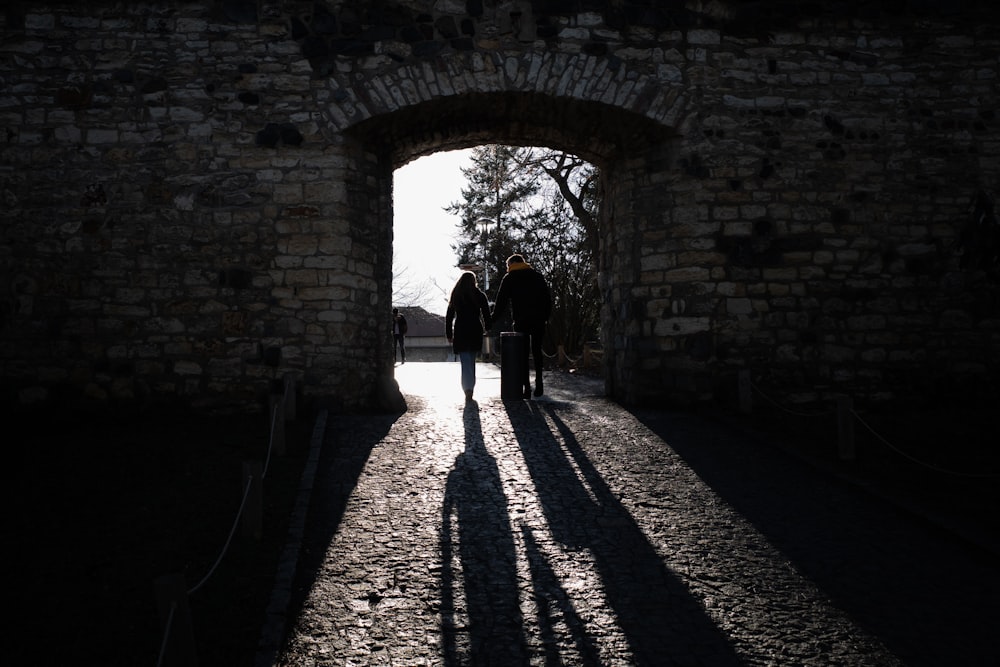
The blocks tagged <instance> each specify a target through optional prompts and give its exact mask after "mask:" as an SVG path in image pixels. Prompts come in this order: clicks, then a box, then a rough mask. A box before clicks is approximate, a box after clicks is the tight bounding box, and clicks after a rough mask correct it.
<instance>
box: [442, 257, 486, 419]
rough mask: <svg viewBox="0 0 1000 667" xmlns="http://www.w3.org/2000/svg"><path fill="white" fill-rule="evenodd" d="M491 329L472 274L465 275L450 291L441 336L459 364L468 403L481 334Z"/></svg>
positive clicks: (473, 385) (473, 386) (483, 300)
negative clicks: (443, 333)
mask: <svg viewBox="0 0 1000 667" xmlns="http://www.w3.org/2000/svg"><path fill="white" fill-rule="evenodd" d="M491 326H493V325H492V320H491V318H490V304H489V301H487V300H486V295H485V294H484V293H483V291H482V290H480V289H479V286H478V285H477V283H476V274H474V273H472V272H471V271H465V272H463V273H462V275H461V276H459V278H458V281H457V282H456V283H455V287H454V288H453V289H452V290H451V299H449V301H448V310H447V312H446V313H445V316H444V330H445V336H447V337H448V342H449V343H451V344H452V349H453V350H454V351H455V355H456V356H458V358H459V359H460V360H461V362H462V389H463V390H464V391H465V400H466V401H471V400H472V390H473V389H475V388H476V357H477V356H478V355H479V353H481V352H482V351H483V333H484V332H485V331H486V330H487V329H489V328H490V327H491Z"/></svg>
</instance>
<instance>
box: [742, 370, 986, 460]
mask: <svg viewBox="0 0 1000 667" xmlns="http://www.w3.org/2000/svg"><path fill="white" fill-rule="evenodd" d="M750 386H751V387H752V388H753V389H754V391H756V392H757V393H758V394H760V395H761V396H762V397H764V398H765V399H766V400H767V401H768V402H769V403H771V404H772V405H773V406H775V407H776V408H778V409H780V410H783V411H785V412H787V413H789V414H792V415H795V416H797V417H810V418H811V417H827V416H830V415H833V414H835V413H836V412H837V410H836V409H832V410H827V411H825V412H815V413H807V412H799V411H796V410H792V409H790V408H786V407H785V406H783V405H781V404H780V403H778V402H777V401H775V400H774V399H772V398H771V397H770V396H768V395H767V394H766V393H764V392H763V391H762V390H761V389H760V387H758V386H757V385H756V384H754V382H753V381H752V380H751V381H750ZM850 414H851V415H852V416H853V417H854V418H855V419H857V420H858V422H860V423H861V425H862V426H864V427H865V428H866V429H867V430H868V431H869V432H870V433H871V434H872V435H873V436H875V437H876V438H877V439H878V440H879V441H881V442H882V443H883V444H884V445H885V446H886V447H888V448H889V449H890V450H891V451H892V452H895V453H896V454H898V455H900V456H902V457H903V458H905V459H908V460H909V461H911V462H913V463H915V464H917V465H919V466H922V467H924V468H927V469H929V470H934V471H936V472H940V473H944V474H947V475H954V476H957V477H969V478H975V479H997V478H1000V474H997V473H982V474H977V473H964V472H957V471H954V470H948V469H946V468H942V467H940V466H936V465H934V464H931V463H926V462H924V461H921V460H920V459H917V458H915V457H913V456H911V455H909V454H907V453H906V452H904V451H902V450H901V449H899V448H898V447H896V446H895V445H893V444H892V443H891V442H889V441H888V440H887V439H885V438H884V437H883V436H882V435H881V434H880V433H878V432H877V431H876V430H875V429H874V428H872V427H871V426H870V425H869V424H868V423H867V422H866V421H865V420H864V419H862V418H861V415H859V414H858V413H857V411H856V410H854V409H853V408H852V409H851V410H850Z"/></svg>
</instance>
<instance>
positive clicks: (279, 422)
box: [267, 394, 285, 456]
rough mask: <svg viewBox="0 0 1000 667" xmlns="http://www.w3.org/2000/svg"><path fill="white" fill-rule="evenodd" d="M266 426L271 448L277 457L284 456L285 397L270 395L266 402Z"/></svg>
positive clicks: (282, 395)
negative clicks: (269, 434) (269, 433)
mask: <svg viewBox="0 0 1000 667" xmlns="http://www.w3.org/2000/svg"><path fill="white" fill-rule="evenodd" d="M267 404H268V408H269V409H268V424H269V425H270V429H271V441H270V444H271V447H272V449H273V450H274V453H275V454H276V455H277V456H284V455H285V395H284V394H271V396H270V399H269V400H268V403H267Z"/></svg>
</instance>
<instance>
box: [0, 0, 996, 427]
mask: <svg viewBox="0 0 1000 667" xmlns="http://www.w3.org/2000/svg"><path fill="white" fill-rule="evenodd" d="M663 4H665V5H667V6H661V3H648V2H630V1H625V0H609V1H607V2H584V1H572V0H571V1H566V2H527V1H516V2H490V1H488V0H468V1H464V0H463V1H459V0H439V1H435V2H430V1H419V2H418V1H416V0H409V1H406V0H399V1H398V2H378V3H375V2H371V3H365V2H360V3H359V2H333V1H330V2H280V1H278V0H262V1H261V2H248V1H239V0H222V1H216V2H202V3H198V2H185V3H173V2H157V3H144V2H130V3H122V2H99V1H98V2H88V3H83V4H79V3H69V2H21V3H17V2H14V3H9V6H8V8H7V9H6V10H5V13H4V14H3V15H0V20H2V21H3V23H2V25H0V28H2V37H3V39H2V41H0V49H2V51H0V54H2V57H0V88H2V89H0V127H2V128H3V130H4V132H3V134H2V135H0V156H2V159H0V192H2V194H3V202H4V207H3V210H2V211H0V222H2V232H0V239H2V243H0V278H2V280H0V338H2V340H3V348H2V351H0V379H2V385H0V386H2V387H3V391H4V400H5V402H7V403H10V402H13V401H18V402H21V403H26V402H32V401H39V400H44V399H60V398H65V399H69V400H77V399H92V400H98V401H104V402H125V403H131V402H134V401H146V400H155V399H157V398H170V399H173V398H178V399H180V400H183V401H185V402H191V403H196V404H200V403H206V402H211V403H216V402H220V401H222V402H236V403H244V404H245V403H254V402H257V403H260V402H262V399H263V397H264V395H265V394H266V393H267V392H268V388H269V386H270V385H271V383H272V382H273V381H276V380H279V379H280V378H282V377H283V376H284V375H285V374H287V373H294V374H295V375H296V376H297V377H299V378H300V381H301V386H302V391H303V393H304V394H305V396H306V398H308V399H310V400H313V401H317V402H323V403H325V404H327V405H330V406H333V407H336V408H344V409H356V408H363V407H370V406H372V405H380V404H381V405H383V406H386V405H390V404H391V403H392V398H393V396H392V393H393V391H392V389H393V388H392V382H391V374H392V363H391V354H392V350H391V344H390V338H389V330H388V324H389V319H388V315H387V314H388V311H389V307H390V305H391V304H390V294H391V286H390V281H391V244H392V199H391V175H392V171H393V169H395V168H396V167H399V166H401V165H402V164H404V163H406V162H408V161H410V160H413V159H415V158H417V157H419V156H421V155H425V154H429V153H431V152H434V151H437V150H444V149H453V148H459V147H467V146H473V145H477V144H480V143H486V142H504V143H512V144H521V145H546V146H552V147H556V148H561V149H565V150H568V151H571V152H574V153H577V154H579V155H582V156H584V157H586V158H588V159H590V160H592V161H594V162H595V163H596V164H598V165H599V166H600V167H601V168H602V172H603V174H604V180H605V191H606V198H605V205H604V210H603V211H602V231H601V235H602V238H601V248H602V250H601V258H600V267H599V268H600V280H601V286H602V292H603V294H604V304H603V313H604V315H603V333H602V335H603V339H604V340H603V342H604V348H605V354H604V358H605V360H606V371H607V383H608V389H609V393H610V394H611V395H612V396H614V397H616V398H618V399H620V400H622V401H625V402H627V403H650V402H662V401H664V400H685V401H686V400H692V399H704V398H709V397H713V396H715V397H718V396H727V395H730V394H731V393H732V392H733V391H734V390H735V386H736V382H735V376H736V373H737V372H738V371H739V370H740V369H743V368H749V369H750V370H751V372H752V374H753V378H754V381H755V382H756V383H757V384H758V385H759V386H761V387H763V388H765V389H767V390H768V391H770V392H774V393H775V395H781V396H787V397H794V398H796V399H799V400H808V399H814V398H815V399H822V398H826V397H828V396H830V395H833V394H839V393H850V394H852V395H855V396H858V397H861V398H863V399H872V400H875V399H880V400H883V399H895V398H912V397H917V396H924V397H926V396H930V395H932V394H934V393H935V392H937V391H940V390H941V389H947V390H948V391H959V390H960V391H961V392H965V393H974V392H984V391H991V390H995V388H996V386H995V383H996V378H997V371H998V361H1000V360H998V356H1000V310H998V297H997V260H996V251H995V248H996V245H993V246H992V248H993V250H990V248H991V246H990V243H993V244H996V243H997V234H998V232H997V223H996V221H995V218H992V219H991V218H990V217H989V216H988V215H986V216H985V217H983V218H982V219H983V222H982V224H980V225H979V226H978V227H975V228H970V227H969V225H970V222H971V221H972V220H973V217H974V213H975V212H976V211H977V210H978V211H980V212H988V209H989V200H990V198H991V197H993V196H995V194H996V192H997V191H998V189H1000V188H998V173H1000V160H998V153H1000V151H998V147H1000V146H998V145H1000V140H998V138H997V132H996V127H997V122H998V119H997V117H996V109H998V108H1000V89H998V85H1000V84H998V79H997V73H998V70H1000V39H998V38H997V37H996V35H997V30H996V27H997V20H996V14H997V12H996V10H994V9H993V5H992V4H991V3H982V4H981V5H979V4H976V3H963V4H962V5H961V6H960V7H958V6H956V5H955V4H954V3H947V4H946V3H943V2H942V3H938V2H926V1H925V2H919V3H917V2H913V3H908V2H902V1H897V2H884V3H864V4H863V5H859V4H853V3H841V4H830V5H819V4H802V3H779V2H773V3H771V2H762V3H740V2H718V3H705V4H702V3H687V4H686V5H685V4H682V3H663ZM977 198H978V201H979V202H980V206H979V208H978V209H977V207H976V204H977ZM969 232H972V233H969ZM963 234H966V236H965V237H964V239H965V241H966V242H965V243H964V244H963V243H962V241H963ZM991 239H992V241H991Z"/></svg>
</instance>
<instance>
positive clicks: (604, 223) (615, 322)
mask: <svg viewBox="0 0 1000 667" xmlns="http://www.w3.org/2000/svg"><path fill="white" fill-rule="evenodd" d="M348 134H349V135H350V136H351V137H353V138H355V139H357V140H358V141H359V143H361V144H362V145H363V146H364V151H365V152H366V153H367V154H369V155H372V156H377V157H376V159H377V161H378V162H379V164H380V165H381V166H380V167H379V168H378V170H377V173H378V177H379V178H380V179H383V180H387V181H388V182H383V183H382V184H381V185H379V186H378V191H379V192H381V193H388V196H387V197H386V200H385V203H384V205H381V206H379V207H378V208H379V227H380V228H383V229H385V230H387V231H386V237H387V239H388V241H387V243H386V248H387V251H388V254H387V255H386V258H385V260H384V261H382V262H381V263H380V266H379V267H378V269H377V272H378V274H379V275H380V280H379V283H380V284H385V285H391V284H392V262H391V259H389V258H391V256H392V255H391V252H392V241H391V239H392V236H393V228H394V224H395V214H394V206H395V202H393V200H392V195H391V193H392V185H391V179H392V175H393V174H394V172H395V170H396V169H398V168H400V167H402V166H404V165H406V164H408V163H410V162H411V161H413V160H416V159H418V158H420V157H423V156H427V155H431V154H433V153H436V152H442V151H452V150H457V149H465V148H471V147H474V146H477V145H483V144H504V145H510V146H537V147H545V148H551V149H554V150H559V151H564V152H567V153H571V154H573V155H577V156H579V157H581V158H582V159H585V160H587V161H588V162H591V163H592V164H594V165H596V166H597V167H598V168H599V169H600V171H601V181H602V186H601V187H602V191H603V192H604V193H605V195H604V197H602V205H601V210H600V211H599V213H598V218H599V225H598V227H599V230H598V236H597V243H596V245H597V247H598V251H597V255H596V257H595V266H594V270H595V272H596V274H597V275H598V276H599V280H598V295H599V297H598V298H599V299H600V303H601V316H600V320H601V325H600V329H601V333H600V343H601V345H602V347H604V348H605V350H608V349H610V348H613V347H614V346H615V345H618V344H619V343H621V341H622V340H623V334H624V332H625V329H627V328H628V327H630V326H633V325H632V323H630V322H629V321H628V320H627V318H622V317H619V315H618V314H619V313H620V312H622V303H623V301H624V302H625V303H628V302H629V298H630V295H629V292H628V289H629V287H628V285H629V284H630V283H631V282H632V281H634V280H635V276H629V275H625V274H624V273H623V271H628V270H632V269H631V268H630V267H633V266H634V265H635V264H636V262H635V261H634V257H633V255H635V254H636V252H637V250H636V249H635V248H634V247H633V245H634V242H635V236H634V234H633V233H632V231H630V230H631V228H632V227H633V226H634V225H635V221H634V220H632V221H623V220H621V219H620V218H621V217H622V216H620V215H618V213H617V212H619V211H621V212H624V213H625V216H626V217H627V218H632V217H634V216H635V214H636V211H635V210H634V209H635V208H636V207H633V206H632V204H631V203H630V199H631V197H632V196H633V193H635V191H636V188H641V187H646V186H648V184H649V183H648V182H649V180H650V179H649V177H648V174H646V173H645V171H646V165H648V164H649V163H650V162H653V163H655V165H656V168H657V169H662V168H663V166H664V165H666V164H669V163H670V162H671V161H672V159H673V158H672V147H673V145H674V140H675V139H676V136H677V135H676V132H675V130H674V129H673V128H671V127H667V126H664V125H661V124H658V123H656V122H654V121H652V120H651V119H649V118H646V117H644V116H642V115H640V114H637V113H633V112H628V111H625V110H623V109H620V108H616V107H612V106H609V105H605V104H600V103H595V102H588V101H581V100H574V99H565V98H554V97H550V96H544V95H538V94H482V93H475V94H468V95H463V96H461V97H459V98H449V99H447V100H437V101H431V102H426V103H422V104H419V105H414V106H412V107H408V108H406V109H402V110H399V111H396V112H393V113H390V114H385V115H382V116H378V117H375V118H371V119H369V120H367V121H364V122H362V123H359V124H358V125H356V126H354V127H353V128H351V130H350V131H349V133H348ZM638 208H642V209H644V210H646V213H645V214H646V215H657V214H658V213H657V211H659V210H662V209H660V208H659V207H658V205H657V204H651V203H648V202H647V203H645V204H644V205H643V206H640V207H638ZM622 234H623V235H624V236H621V235H622ZM620 254H621V255H627V256H628V259H627V260H626V261H622V257H620V256H619V255H620ZM612 273H613V274H615V275H616V277H614V278H612V277H610V276H611V274H612ZM602 274H604V275H602ZM383 294H384V299H385V300H384V301H383V303H385V302H388V301H391V298H392V297H391V287H390V288H389V289H387V290H385V292H383ZM626 310H627V307H626ZM385 338H386V339H387V341H388V338H389V337H388V336H386V337H385ZM389 345H390V343H389V342H387V343H386V347H385V352H386V354H383V355H382V358H383V359H386V360H387V363H386V364H385V367H384V369H385V370H384V371H383V374H384V375H391V368H392V365H393V358H394V355H393V352H392V350H391V349H390V348H389ZM620 363H621V362H620V360H616V357H615V355H612V354H606V355H604V357H603V366H604V367H603V372H604V375H605V379H606V382H607V384H608V391H609V393H612V394H615V393H618V394H620V393H621V391H624V389H623V388H624V386H625V383H627V380H626V379H624V376H623V380H614V379H612V378H614V377H617V376H618V375H619V373H618V371H617V370H616V366H618V365H619V364H620Z"/></svg>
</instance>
